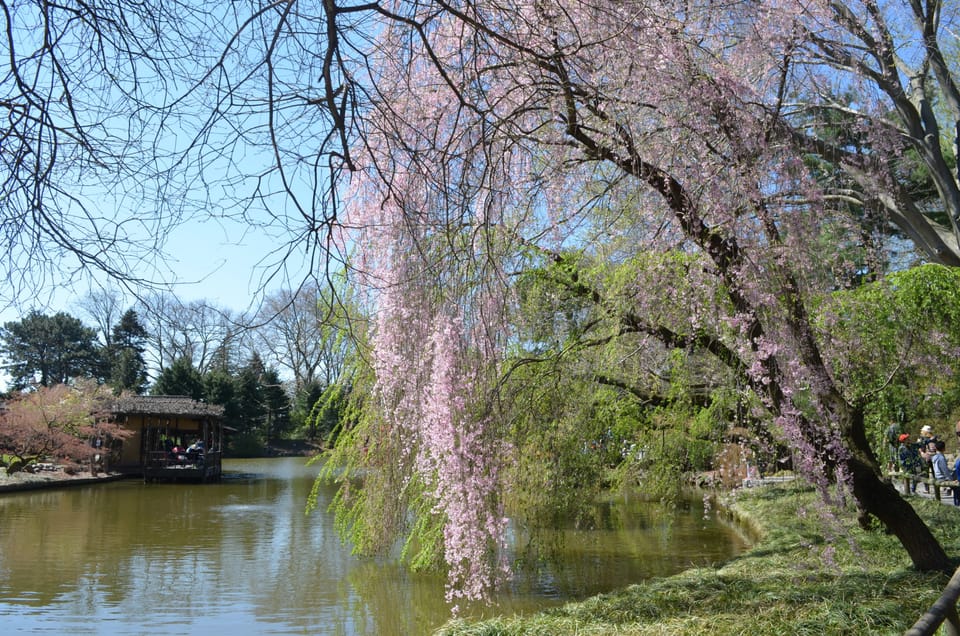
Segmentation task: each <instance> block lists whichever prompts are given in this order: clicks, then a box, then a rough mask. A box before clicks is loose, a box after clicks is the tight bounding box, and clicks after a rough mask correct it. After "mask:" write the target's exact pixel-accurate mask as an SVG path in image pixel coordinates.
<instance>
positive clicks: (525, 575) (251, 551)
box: [0, 458, 744, 636]
mask: <svg viewBox="0 0 960 636" xmlns="http://www.w3.org/2000/svg"><path fill="white" fill-rule="evenodd" d="M224 470H225V471H226V475H225V478H224V480H223V481H222V482H221V483H218V484H197V485H187V484H144V483H142V482H140V481H136V480H132V481H122V482H112V483H106V484H98V485H95V486H85V487H74V488H66V489H60V490H46V491H34V492H25V493H10V494H0V633H2V634H188V633H189V634H201V633H202V634H230V635H231V636H242V635H245V634H323V635H327V634H329V635H341V634H342V635H344V636H353V635H366V634H370V635H383V636H393V635H396V636H407V635H418V634H428V633H430V632H431V631H432V630H433V629H435V628H436V627H438V626H439V625H441V624H442V623H443V622H444V621H445V620H447V619H448V618H449V611H450V610H449V607H448V606H447V605H446V604H445V603H444V601H443V579H442V578H440V577H438V576H428V575H415V574H410V573H409V572H407V571H406V570H404V569H403V568H402V567H400V566H398V565H397V564H396V563H395V562H393V561H392V560H390V559H388V558H382V559H361V558H358V557H354V556H352V555H351V554H350V549H349V547H348V546H344V545H342V544H341V543H340V540H339V538H338V536H337V534H336V532H335V530H334V528H333V525H332V518H331V515H330V514H328V513H327V512H325V508H326V504H327V503H328V502H329V499H330V497H331V496H332V490H329V489H328V490H323V491H321V494H320V507H319V510H318V511H317V512H314V513H312V514H311V515H309V516H308V515H306V514H305V513H304V507H305V502H306V498H307V494H308V493H309V491H310V487H311V484H312V482H313V477H314V475H315V474H316V472H317V470H318V467H316V466H312V467H307V466H305V463H304V460H302V459H299V458H295V459H268V460H242V461H241V460H233V461H227V462H225V465H224ZM592 519H593V521H594V522H595V524H594V525H596V526H597V528H596V529H591V530H576V529H572V528H570V529H566V530H564V531H563V532H562V533H560V534H558V535H557V538H558V539H560V541H559V542H558V543H557V545H556V550H555V551H552V554H551V559H549V563H548V562H546V560H542V559H541V560H538V562H535V563H533V564H532V565H531V566H530V567H529V568H524V569H523V571H522V572H521V573H520V574H519V575H518V576H517V577H516V579H515V580H514V581H513V582H512V583H511V585H510V586H509V588H508V589H507V590H505V591H504V592H503V593H502V594H500V596H499V597H498V599H497V601H498V606H497V607H495V608H488V609H486V610H482V611H481V610H480V609H477V608H474V609H473V610H471V612H472V613H473V614H481V613H482V614H486V615H493V614H499V613H514V612H525V613H529V612H532V611H536V610H538V609H544V608H546V607H550V606H553V605H557V604H559V603H562V602H564V601H566V600H570V599H577V598H583V597H585V596H589V595H592V594H596V593H598V592H603V591H607V590H611V589H615V588H618V587H623V586H625V585H628V584H630V583H633V582H637V581H640V580H642V579H645V578H650V577H654V576H663V575H668V574H671V573H674V572H677V571H680V570H682V569H685V568H688V567H690V566H694V565H703V564H709V563H717V562H720V561H723V560H726V559H728V558H730V557H732V556H734V555H736V554H737V553H739V552H740V551H741V550H742V549H743V547H744V544H743V542H742V539H741V538H740V536H739V534H738V533H737V532H736V531H735V530H734V529H732V528H730V527H729V526H727V525H725V524H724V523H722V522H720V521H718V520H716V519H715V518H714V516H713V515H711V514H706V515H705V514H704V510H703V507H702V506H701V505H699V504H698V503H697V502H691V503H689V504H687V505H684V506H681V507H680V508H678V509H667V508H664V507H662V506H659V505H655V504H649V503H642V502H637V501H626V500H624V501H618V502H615V503H614V504H612V505H603V506H598V507H597V508H596V511H595V514H594V515H592Z"/></svg>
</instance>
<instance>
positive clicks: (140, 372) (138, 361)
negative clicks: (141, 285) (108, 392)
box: [105, 309, 148, 394]
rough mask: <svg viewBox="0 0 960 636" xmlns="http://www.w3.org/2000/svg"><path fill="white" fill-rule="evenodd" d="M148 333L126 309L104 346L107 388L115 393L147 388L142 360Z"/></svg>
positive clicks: (138, 391) (136, 316) (134, 314)
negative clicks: (108, 386)
mask: <svg viewBox="0 0 960 636" xmlns="http://www.w3.org/2000/svg"><path fill="white" fill-rule="evenodd" d="M147 337H148V333H147V330H146V328H145V327H144V326H143V324H142V323H141V322H140V317H139V316H138V315H137V312H136V311H134V310H133V309H128V310H127V311H126V313H124V314H123V316H122V317H121V318H120V321H119V322H118V323H117V324H116V325H114V327H113V329H112V337H111V339H110V344H109V345H107V355H106V356H105V357H106V358H107V360H108V361H109V366H110V368H109V374H108V378H109V384H110V386H112V387H113V390H114V391H115V392H116V393H120V392H121V391H133V392H135V393H137V394H140V393H143V392H144V390H145V389H146V384H147V363H146V361H145V360H144V358H143V352H144V351H145V350H146V344H145V343H146V340H147Z"/></svg>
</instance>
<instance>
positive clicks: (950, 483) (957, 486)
mask: <svg viewBox="0 0 960 636" xmlns="http://www.w3.org/2000/svg"><path fill="white" fill-rule="evenodd" d="M887 477H889V478H890V480H891V481H893V483H894V486H896V484H897V482H898V481H899V482H900V483H902V484H903V487H902V489H900V492H902V493H903V494H907V493H911V492H915V491H916V486H917V485H918V484H924V485H925V486H928V487H930V486H932V487H933V494H934V496H935V497H936V498H937V499H940V491H941V489H943V488H951V489H953V490H954V492H956V491H957V490H960V481H957V480H956V479H934V478H932V477H921V476H920V475H915V474H913V473H903V472H899V473H887ZM957 501H958V499H957V496H956V495H955V496H954V503H957ZM958 505H960V504H958Z"/></svg>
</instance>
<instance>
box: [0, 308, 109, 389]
mask: <svg viewBox="0 0 960 636" xmlns="http://www.w3.org/2000/svg"><path fill="white" fill-rule="evenodd" d="M0 341H2V346H0V353H2V354H3V357H4V358H5V360H6V362H7V365H6V369H7V372H8V373H9V374H10V376H11V378H12V382H11V388H13V389H14V390H20V389H24V388H27V387H29V386H32V385H33V384H34V382H39V384H40V385H41V386H53V385H55V384H65V383H67V382H69V381H70V380H72V379H75V378H91V377H93V378H96V377H100V376H101V375H102V374H101V371H102V367H103V363H102V359H101V357H100V352H99V351H98V349H97V347H96V344H95V342H96V332H94V330H93V329H90V328H88V327H85V326H84V325H83V323H82V322H80V320H79V319H77V318H74V317H73V316H71V315H69V314H67V313H64V312H58V313H56V314H54V315H53V316H47V315H44V314H42V313H40V312H39V311H36V310H34V311H31V312H30V313H29V314H27V315H26V316H25V317H24V318H23V319H22V320H18V321H11V322H7V323H5V324H4V325H3V328H2V329H0Z"/></svg>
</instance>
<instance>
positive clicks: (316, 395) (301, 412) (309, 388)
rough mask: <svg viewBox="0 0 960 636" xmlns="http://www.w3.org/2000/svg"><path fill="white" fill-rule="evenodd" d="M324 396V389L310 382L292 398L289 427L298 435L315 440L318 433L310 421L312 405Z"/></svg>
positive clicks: (314, 381)
mask: <svg viewBox="0 0 960 636" xmlns="http://www.w3.org/2000/svg"><path fill="white" fill-rule="evenodd" d="M323 394H324V387H323V385H322V384H320V382H318V381H316V380H311V381H309V382H305V383H304V384H303V385H302V386H301V387H299V388H298V389H297V390H296V392H295V393H294V396H293V406H292V407H291V409H290V426H291V428H292V429H293V430H294V431H297V433H298V434H300V435H302V436H305V437H307V438H308V439H311V440H313V439H316V438H317V435H318V432H317V430H316V429H315V428H314V426H313V425H314V422H313V421H312V420H311V412H312V411H313V407H314V405H315V404H316V403H317V401H318V400H319V399H320V397H321V396H322V395H323Z"/></svg>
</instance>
